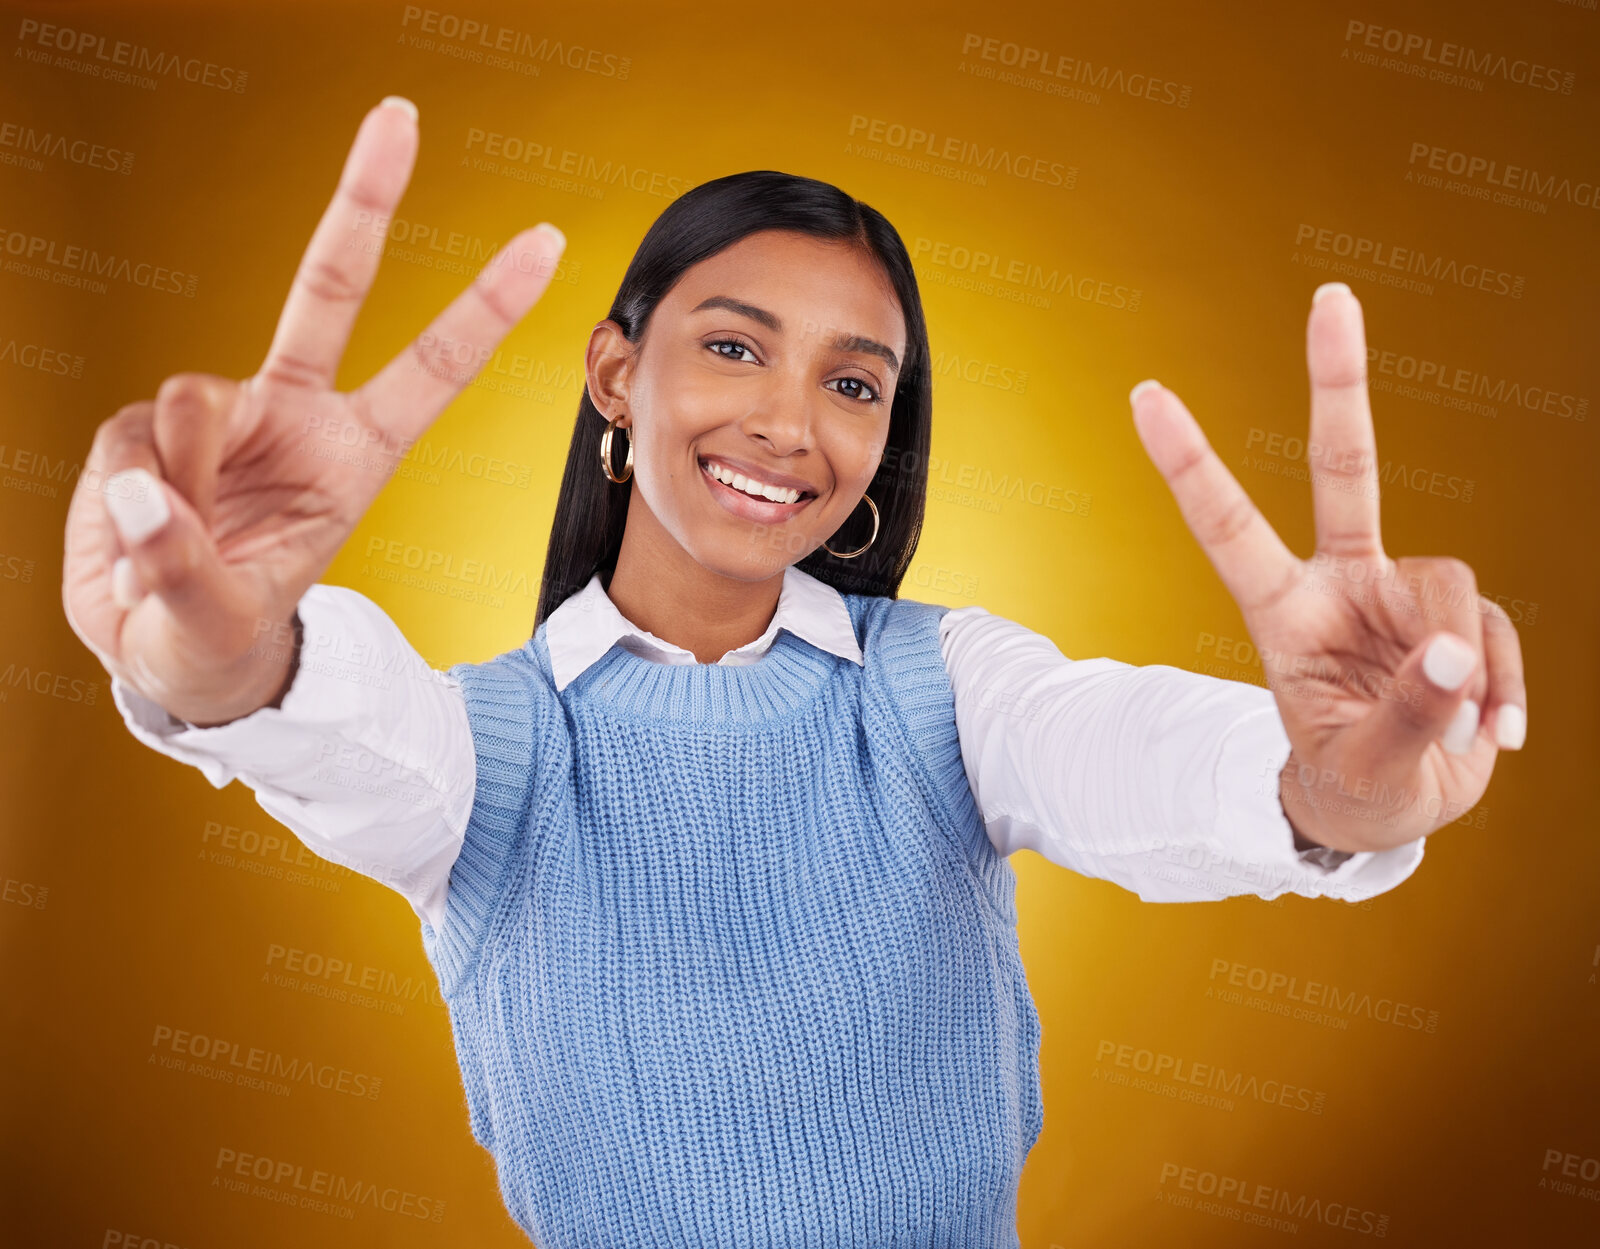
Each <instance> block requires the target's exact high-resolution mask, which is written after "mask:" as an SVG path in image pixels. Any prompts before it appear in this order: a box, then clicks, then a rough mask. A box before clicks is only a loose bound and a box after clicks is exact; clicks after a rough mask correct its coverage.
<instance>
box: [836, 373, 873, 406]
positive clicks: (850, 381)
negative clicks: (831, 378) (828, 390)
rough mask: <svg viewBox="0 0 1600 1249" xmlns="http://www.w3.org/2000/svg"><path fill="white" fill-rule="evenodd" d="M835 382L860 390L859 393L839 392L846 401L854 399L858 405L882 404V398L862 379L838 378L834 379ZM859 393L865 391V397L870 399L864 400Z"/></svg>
mask: <svg viewBox="0 0 1600 1249" xmlns="http://www.w3.org/2000/svg"><path fill="white" fill-rule="evenodd" d="M835 380H836V381H838V382H841V383H843V384H844V385H847V386H859V387H860V388H861V390H860V391H840V392H839V393H840V394H842V395H844V397H845V398H846V399H855V400H856V401H858V402H860V403H866V404H874V403H882V402H883V398H882V396H880V395H879V394H878V392H877V390H876V389H875V388H874V387H873V386H872V385H871V384H870V383H868V382H867V381H865V380H864V379H862V378H859V377H840V378H836V379H835ZM861 391H865V392H866V394H867V395H870V396H871V398H864V397H863V396H862V393H861Z"/></svg>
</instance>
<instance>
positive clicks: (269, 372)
mask: <svg viewBox="0 0 1600 1249" xmlns="http://www.w3.org/2000/svg"><path fill="white" fill-rule="evenodd" d="M256 376H257V377H259V378H260V379H261V380H262V381H263V382H265V383H267V384H268V385H271V386H283V387H288V388H305V387H316V386H320V385H321V383H322V370H321V369H319V368H318V367H317V366H316V365H314V364H313V363H311V361H309V360H305V359H302V358H301V357H299V356H297V355H294V354H292V353H291V352H286V351H275V352H273V353H272V356H271V358H270V359H268V360H267V362H266V363H265V364H263V365H262V366H261V372H260V373H258V374H257V375H256Z"/></svg>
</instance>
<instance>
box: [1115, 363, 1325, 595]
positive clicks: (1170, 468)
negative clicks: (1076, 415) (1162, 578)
mask: <svg viewBox="0 0 1600 1249" xmlns="http://www.w3.org/2000/svg"><path fill="white" fill-rule="evenodd" d="M1131 398H1132V403H1133V423H1134V426H1135V428H1136V429H1137V430H1138V431H1139V439H1140V441H1141V442H1143V443H1144V449H1145V451H1146V452H1147V453H1148V454H1149V456H1150V459H1151V460H1152V461H1153V462H1154V463H1155V466H1156V468H1157V470H1158V471H1159V472H1160V473H1161V476H1162V477H1163V478H1164V479H1165V480H1166V483H1167V487H1168V489H1170V490H1171V491H1172V494H1173V497H1174V498H1175V499H1176V500H1177V502H1178V510H1179V511H1180V512H1181V513H1182V514H1183V519H1184V522H1185V523H1186V524H1187V525H1188V526H1189V530H1190V532H1191V533H1193V534H1194V536H1195V538H1196V540H1197V541H1198V542H1199V543H1200V546H1201V547H1202V548H1203V549H1204V550H1205V553H1206V556H1207V558H1209V559H1210V560H1211V564H1212V566H1213V567H1214V568H1215V569H1216V570H1217V574H1218V576H1220V577H1221V578H1222V582H1223V584H1224V585H1226V586H1227V587H1228V592H1229V593H1230V594H1232V595H1233V598H1234V601H1235V602H1236V603H1238V604H1239V606H1240V607H1241V608H1242V609H1243V610H1244V611H1246V612H1249V611H1250V610H1252V609H1253V608H1256V607H1260V606H1263V605H1265V604H1267V603H1270V602H1272V601H1274V600H1275V599H1276V598H1278V597H1279V596H1281V595H1283V594H1285V593H1287V592H1288V591H1289V590H1291V589H1293V588H1294V587H1295V586H1296V585H1298V584H1299V583H1300V579H1301V576H1302V572H1303V569H1302V565H1301V563H1300V561H1299V560H1298V559H1296V558H1295V555H1294V553H1293V552H1292V551H1290V550H1289V548H1288V547H1286V546H1284V544H1283V540H1282V539H1281V538H1279V537H1278V535H1277V532H1276V531H1275V530H1274V529H1273V528H1272V526H1271V525H1269V524H1268V523H1267V518H1266V517H1265V516H1263V515H1262V514H1261V511H1260V509H1259V508H1257V507H1256V505H1255V503H1254V502H1253V501H1252V500H1251V498H1250V496H1249V495H1248V494H1246V493H1245V490H1244V487H1243V486H1241V485H1240V484H1239V482H1238V480H1237V479H1236V478H1235V477H1234V475H1233V474H1232V473H1230V472H1229V471H1228V468H1227V466H1226V465H1225V464H1223V462H1222V461H1221V459H1219V458H1218V456H1217V453H1216V452H1215V451H1213V450H1212V449H1211V444H1210V443H1209V442H1208V441H1207V440H1206V436H1205V434H1204V433H1202V432H1201V429H1200V425H1199V423H1198V422H1197V421H1196V420H1195V419H1194V417H1193V416H1192V415H1190V413H1189V409H1188V408H1186V407H1185V406H1184V405H1183V401H1182V400H1180V399H1179V398H1178V396H1177V395H1175V394H1173V393H1172V392H1171V391H1170V390H1168V389H1167V388H1166V387H1164V386H1161V385H1159V384H1158V383H1155V382H1141V383H1140V384H1139V385H1138V386H1136V387H1134V391H1133V395H1132V397H1131Z"/></svg>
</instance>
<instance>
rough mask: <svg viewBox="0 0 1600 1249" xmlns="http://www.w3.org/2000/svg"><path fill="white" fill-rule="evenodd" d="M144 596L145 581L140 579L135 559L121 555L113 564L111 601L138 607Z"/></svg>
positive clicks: (122, 605) (120, 605)
mask: <svg viewBox="0 0 1600 1249" xmlns="http://www.w3.org/2000/svg"><path fill="white" fill-rule="evenodd" d="M143 597H144V582H142V581H140V580H139V573H138V571H137V570H136V569H135V568H134V566H133V561H132V560H131V559H129V558H128V557H127V556H126V555H119V556H118V557H117V562H116V563H114V564H112V565H111V601H112V602H113V603H115V604H116V605H117V606H118V607H137V606H138V605H139V600H140V599H142V598H143Z"/></svg>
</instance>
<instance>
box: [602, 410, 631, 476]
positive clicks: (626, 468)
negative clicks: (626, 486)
mask: <svg viewBox="0 0 1600 1249" xmlns="http://www.w3.org/2000/svg"><path fill="white" fill-rule="evenodd" d="M621 415H623V416H626V415H627V413H626V412H624V413H621ZM616 428H617V418H616V417H615V416H613V417H612V418H611V419H610V420H609V421H607V422H606V432H605V433H603V434H601V435H600V467H601V468H602V469H603V470H604V471H605V475H606V476H607V477H608V478H609V479H610V480H612V481H614V482H616V483H617V484H619V485H620V484H621V483H623V482H625V481H627V480H628V478H630V477H632V476H633V435H632V434H628V431H627V430H626V429H624V430H623V431H622V432H623V433H624V434H627V435H628V459H627V462H626V463H625V464H624V465H623V466H622V476H621V477H618V476H616V475H615V474H614V473H613V472H612V471H611V435H612V433H613V432H615V430H616Z"/></svg>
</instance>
